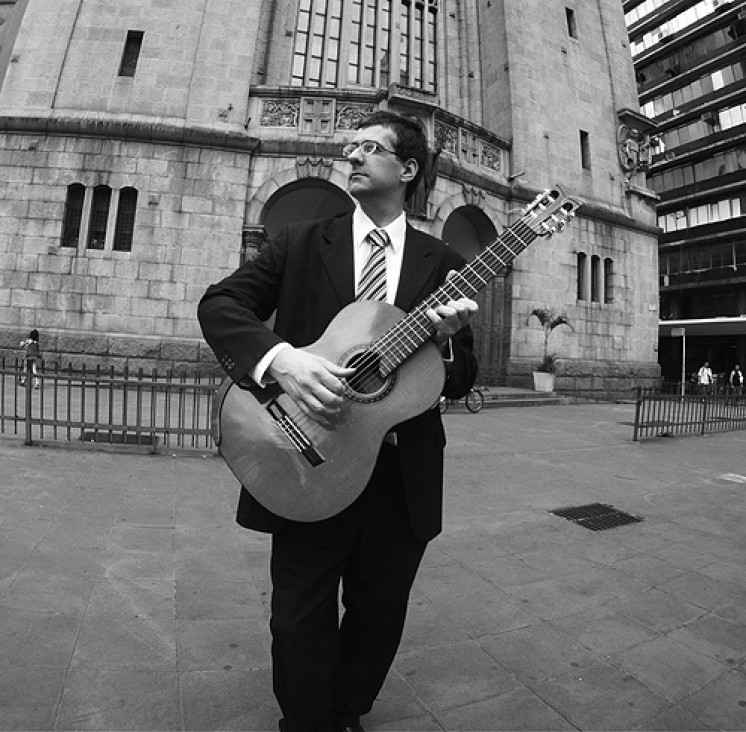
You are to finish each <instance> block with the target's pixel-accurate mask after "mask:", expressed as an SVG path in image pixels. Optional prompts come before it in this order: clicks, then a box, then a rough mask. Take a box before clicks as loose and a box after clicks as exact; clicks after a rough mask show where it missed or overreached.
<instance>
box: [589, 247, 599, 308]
mask: <svg viewBox="0 0 746 732" xmlns="http://www.w3.org/2000/svg"><path fill="white" fill-rule="evenodd" d="M591 302H601V258H600V257H599V256H597V255H596V254H594V255H593V256H592V257H591Z"/></svg>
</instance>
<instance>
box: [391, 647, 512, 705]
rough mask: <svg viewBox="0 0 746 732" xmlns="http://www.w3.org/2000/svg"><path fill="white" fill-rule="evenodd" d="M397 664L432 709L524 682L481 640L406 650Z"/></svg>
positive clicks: (498, 692) (495, 692) (465, 701)
mask: <svg viewBox="0 0 746 732" xmlns="http://www.w3.org/2000/svg"><path fill="white" fill-rule="evenodd" d="M394 666H395V668H396V670H397V671H398V672H399V673H400V674H401V675H402V676H403V677H404V678H405V679H406V681H407V683H408V684H409V685H410V686H411V687H412V688H413V689H414V691H415V693H416V694H417V696H418V697H419V699H421V700H422V702H423V704H425V705H426V707H427V709H429V710H431V711H437V710H441V711H442V710H444V709H450V708H452V707H456V706H463V705H464V704H468V703H470V702H474V701H478V700H480V699H483V698H485V697H488V696H496V695H499V694H504V693H506V692H508V691H512V690H514V689H516V688H518V687H519V686H520V684H519V682H518V681H517V680H516V679H515V677H513V676H512V675H511V674H510V673H508V671H506V670H505V669H504V668H503V667H502V666H500V665H499V664H498V663H497V662H496V661H494V659H492V658H491V657H490V656H489V654H487V653H486V652H485V651H484V649H483V648H482V647H481V646H480V645H479V644H477V643H474V642H470V641H466V642H463V643H455V644H453V645H451V646H448V647H446V648H434V649H425V650H421V651H415V652H413V653H408V654H404V655H401V656H398V657H397V659H396V660H395V661H394Z"/></svg>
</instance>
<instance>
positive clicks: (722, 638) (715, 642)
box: [669, 614, 746, 666]
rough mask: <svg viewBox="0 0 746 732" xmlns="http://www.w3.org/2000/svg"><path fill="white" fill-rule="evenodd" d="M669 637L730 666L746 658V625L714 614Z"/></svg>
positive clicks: (672, 633)
mask: <svg viewBox="0 0 746 732" xmlns="http://www.w3.org/2000/svg"><path fill="white" fill-rule="evenodd" d="M669 637H670V638H673V639H674V640H676V641H678V642H680V643H685V644H686V645H687V646H689V647H690V648H694V649H695V650H697V651H699V652H700V653H706V654H707V655H708V656H710V657H712V658H716V659H717V660H718V661H721V662H722V663H726V664H728V665H729V666H735V665H738V664H739V663H742V662H743V661H744V660H746V627H744V626H743V625H741V624H740V623H734V622H732V621H730V620H726V619H725V618H721V617H718V616H717V615H714V614H712V615H706V616H704V617H701V618H698V619H697V620H695V621H693V622H691V623H689V624H688V625H685V626H684V627H683V628H679V629H678V630H674V631H673V632H671V633H670V634H669Z"/></svg>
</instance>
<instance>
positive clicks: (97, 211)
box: [88, 186, 111, 249]
mask: <svg viewBox="0 0 746 732" xmlns="http://www.w3.org/2000/svg"><path fill="white" fill-rule="evenodd" d="M110 203H111V188H109V186H96V187H95V188H94V189H93V200H92V202H91V220H90V221H91V223H90V225H89V227H88V249H103V248H104V244H105V243H106V225H107V222H108V221H109V204H110Z"/></svg>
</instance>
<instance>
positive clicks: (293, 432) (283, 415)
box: [266, 399, 325, 468]
mask: <svg viewBox="0 0 746 732" xmlns="http://www.w3.org/2000/svg"><path fill="white" fill-rule="evenodd" d="M266 409H267V411H268V412H269V414H270V416H271V417H272V419H274V420H275V422H276V423H277V426H278V427H279V428H280V429H281V430H282V433H283V434H284V435H285V437H287V438H288V440H289V441H290V444H292V446H293V447H294V448H295V449H296V450H297V451H298V452H299V453H300V454H301V455H303V457H304V458H305V459H306V460H307V461H308V463H309V465H310V466H311V467H312V468H315V467H317V466H319V465H321V464H322V463H323V462H325V461H324V456H323V455H322V454H321V453H320V452H319V451H318V450H317V449H316V448H315V447H314V446H313V443H312V442H311V440H309V439H308V437H307V436H306V434H305V433H304V432H303V430H302V429H300V427H298V425H297V424H295V422H294V421H293V419H292V417H291V416H290V415H289V414H288V413H287V412H286V411H285V409H284V408H283V406H282V405H281V404H280V403H279V402H278V401H277V399H273V400H272V401H271V402H269V403H268V404H267V407H266Z"/></svg>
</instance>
